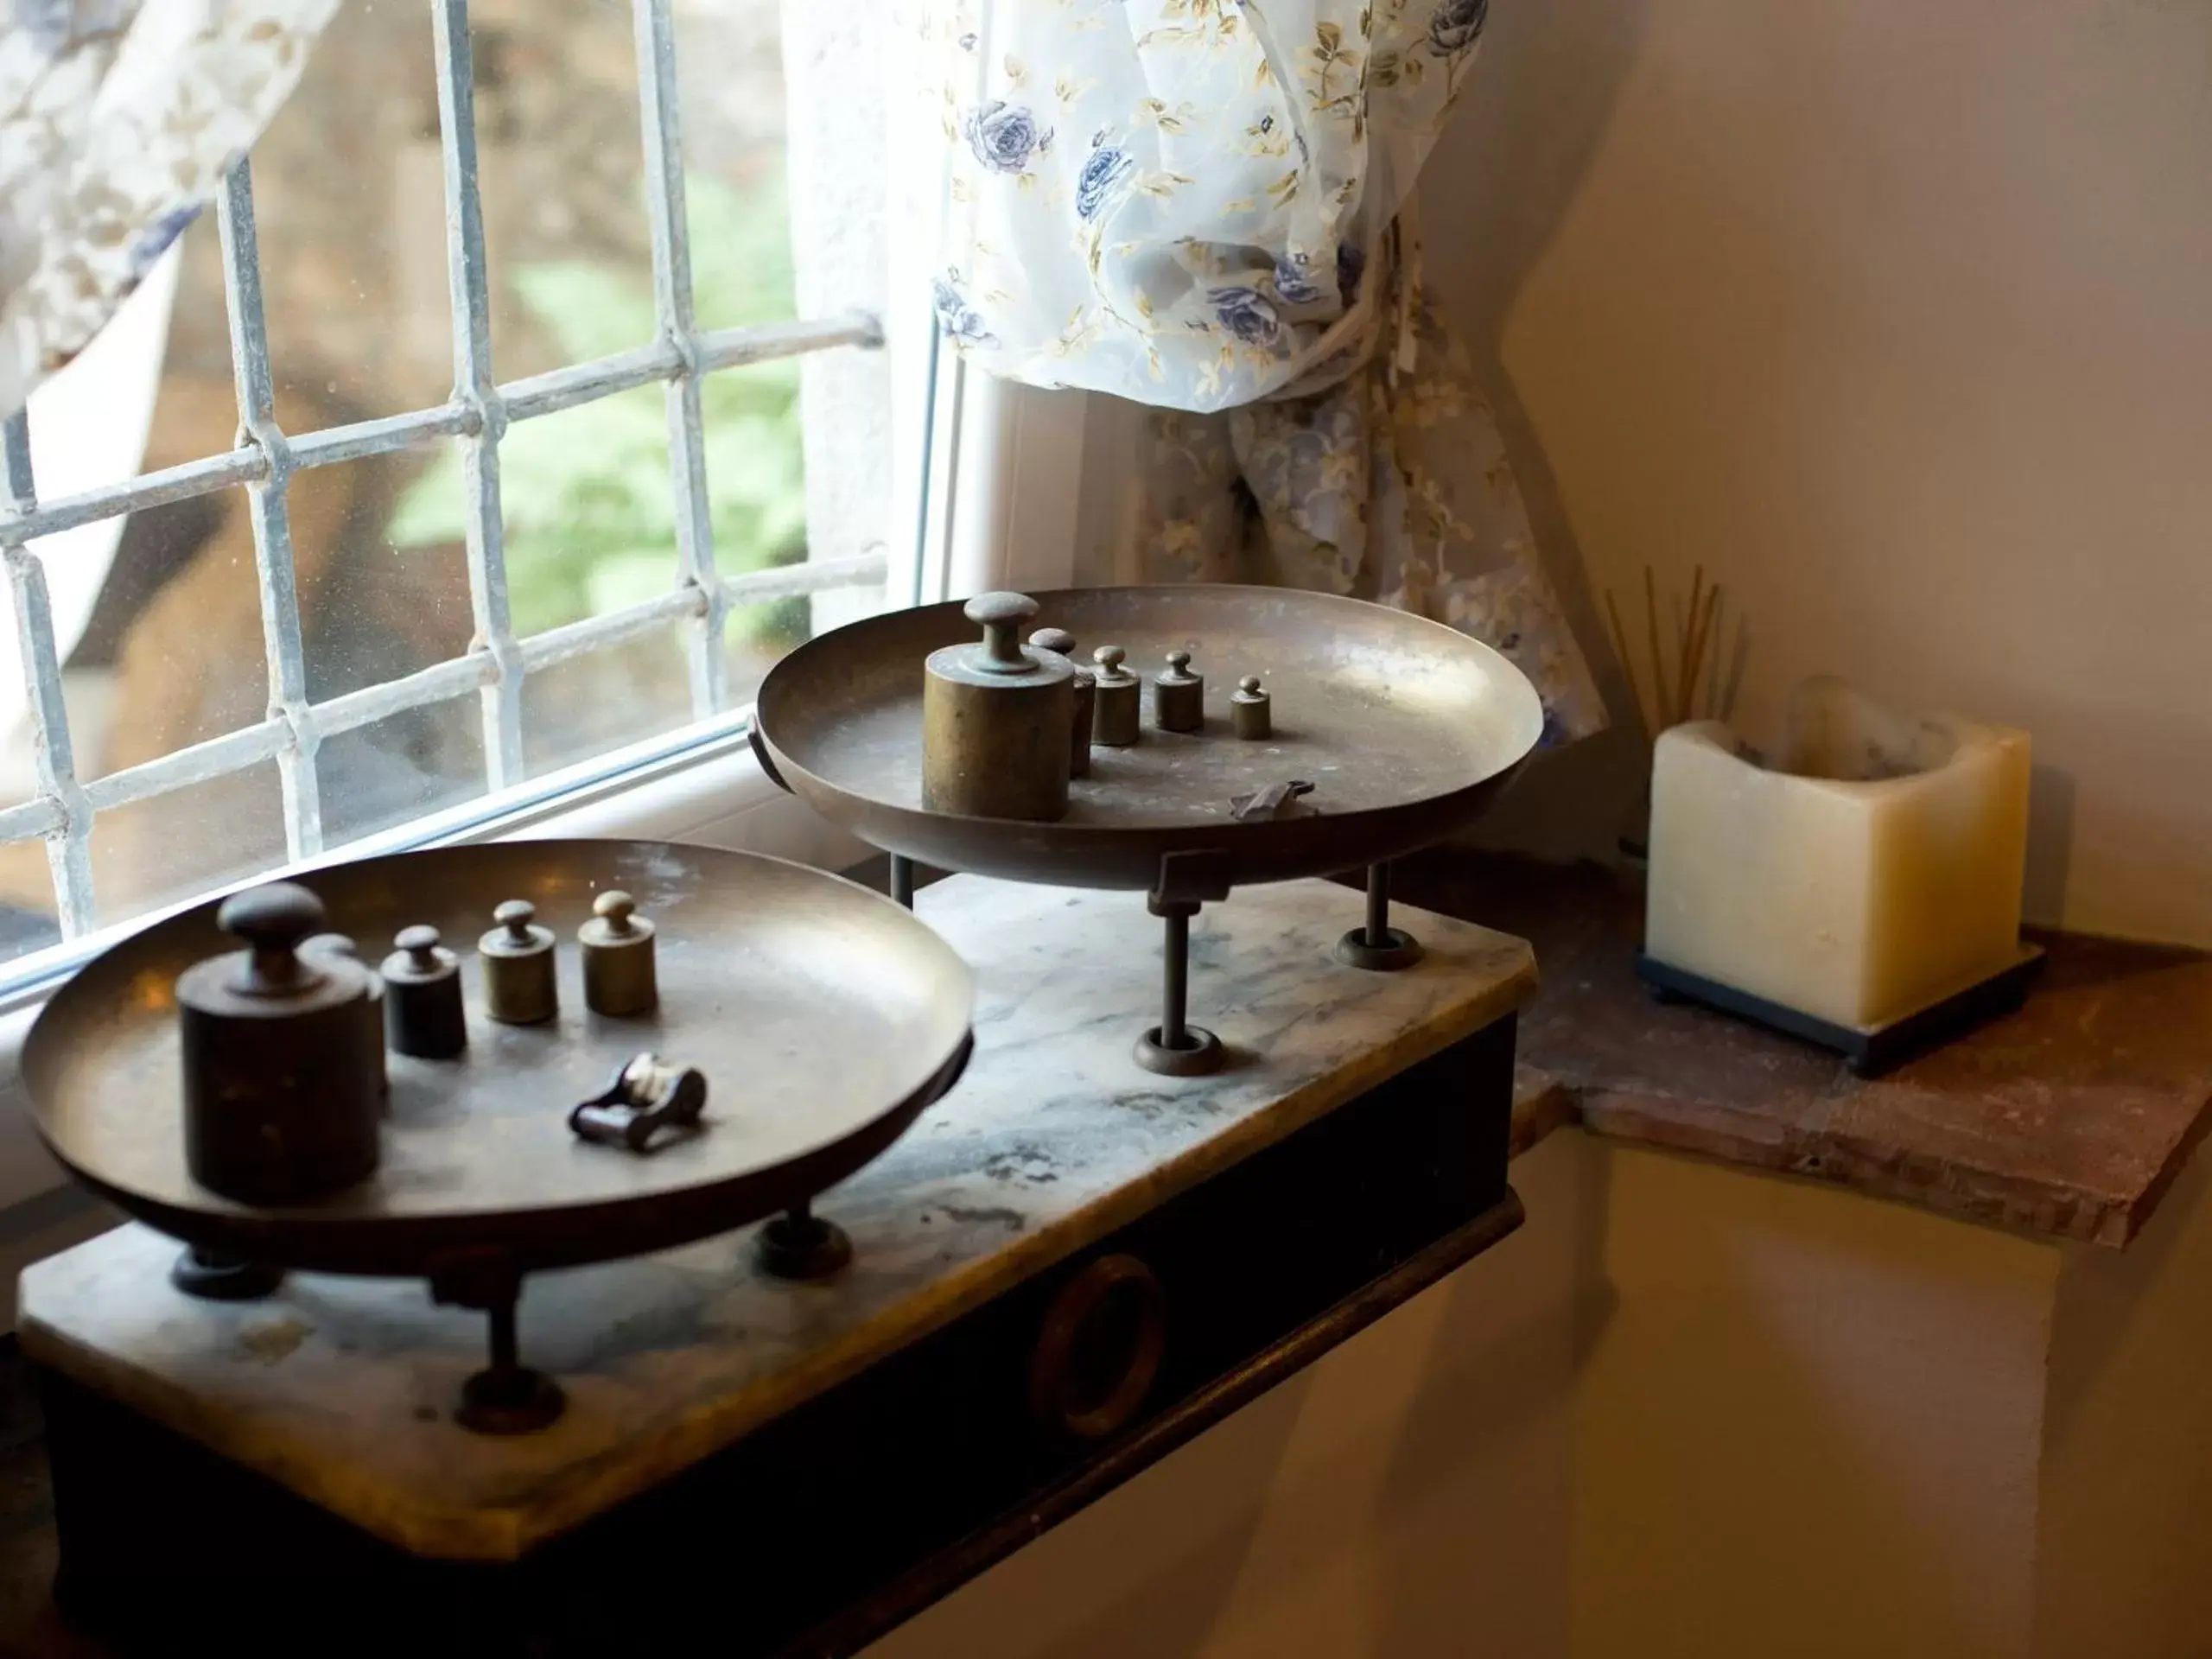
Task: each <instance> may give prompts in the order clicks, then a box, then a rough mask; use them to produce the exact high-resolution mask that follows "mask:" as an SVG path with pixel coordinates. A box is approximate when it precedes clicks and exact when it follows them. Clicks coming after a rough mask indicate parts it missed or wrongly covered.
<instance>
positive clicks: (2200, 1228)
mask: <svg viewBox="0 0 2212 1659" xmlns="http://www.w3.org/2000/svg"><path fill="white" fill-rule="evenodd" d="M2208 1287H2212V1164H2208V1163H2207V1161H2206V1160H2204V1158H2202V1156H2199V1157H2198V1158H2197V1160H2196V1162H2195V1163H2193V1164H2192V1165H2191V1166H2190V1168H2189V1169H2188V1171H2187V1172H2186V1173H2183V1176H2182V1178H2181V1179H2179V1180H2178V1181H2177V1182H2176V1183H2175V1185H2174V1189H2173V1191H2172V1192H2170V1193H2169V1194H2168V1195H2167V1197H2166V1199H2165V1202H2164V1205H2163V1206H2162V1207H2161V1209H2160V1210H2159V1212H2158V1214H2157V1215H2156V1216H2154V1217H2152V1221H2151V1224H2150V1226H2149V1227H2147V1228H2145V1230H2144V1231H2143V1234H2142V1236H2140V1237H2139V1238H2138V1239H2137V1240H2136V1242H2135V1243H2134V1244H2133V1245H2132V1246H2131V1247H2130V1248H2129V1249H2128V1250H2127V1251H2126V1254H2124V1255H2113V1254H2112V1253H2110V1252H2109V1251H2105V1250H2086V1249H2084V1250H2075V1251H2071V1252H2069V1254H2068V1256H2067V1259H2066V1265H2065V1267H2064V1268H2063V1269H2062V1271H2061V1273H2060V1274H2059V1280H2058V1296H2057V1301H2056V1307H2055V1308H2054V1311H2053V1318H2052V1328H2051V1357H2050V1390H2049V1395H2048V1397H2047V1399H2046V1401H2045V1403H2044V1429H2043V1443H2044V1449H2043V1482H2042V1503H2041V1506H2040V1510H2039V1512H2038V1516H2037V1543H2036V1588H2037V1597H2036V1647H2035V1654H2036V1659H2092V1656H2101V1655H2105V1654H2202V1653H2204V1652H2206V1651H2207V1650H2208V1649H2212V1573H2207V1571H2206V1563H2207V1562H2208V1560H2212V1467H2208V1466H2207V1452H2208V1448H2212V1386H2208V1379H2212V1317H2208V1313H2207V1309H2208V1306H2212V1296H2208V1294H2207V1292H2208Z"/></svg>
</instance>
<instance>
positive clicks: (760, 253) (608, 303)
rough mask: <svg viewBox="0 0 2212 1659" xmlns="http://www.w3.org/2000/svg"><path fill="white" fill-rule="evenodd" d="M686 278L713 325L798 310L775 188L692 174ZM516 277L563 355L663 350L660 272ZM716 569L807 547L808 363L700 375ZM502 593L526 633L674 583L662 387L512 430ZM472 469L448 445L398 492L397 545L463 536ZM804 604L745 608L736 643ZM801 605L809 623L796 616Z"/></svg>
mask: <svg viewBox="0 0 2212 1659" xmlns="http://www.w3.org/2000/svg"><path fill="white" fill-rule="evenodd" d="M684 184H685V190H686V193H687V194H688V195H689V197H690V225H691V280H692V288H693V292H694V295H695V296H696V302H697V311H698V315H699V317H700V320H701V322H702V326H704V327H736V326H743V325H749V324H754V323H762V322H774V321H781V320H784V319H786V318H789V317H791V315H793V301H792V280H791V237H790V232H789V228H788V219H787V213H786V204H785V199H784V192H783V184H782V181H781V180H780V179H776V180H774V181H772V182H764V183H763V184H762V185H761V186H760V187H759V188H754V189H750V190H747V192H746V193H745V194H743V195H740V194H739V193H738V192H736V191H735V190H733V189H732V188H730V187H728V185H725V184H723V183H721V181H718V180H715V179H714V178H711V177H709V176H704V175H691V176H690V177H688V178H687V179H686V180H685V181H684ZM506 279H507V281H508V282H509V283H511V284H512V288H513V290H514V292H515V294H516V296H517V297H518V299H520V301H521V302H522V303H523V305H524V307H525V308H527V309H528V310H529V312H530V314H531V317H532V318H533V320H535V321H537V324H538V325H539V326H540V327H542V328H543V329H544V331H545V332H546V334H547V335H548V336H549V337H550V339H551V340H553V342H554V343H555V345H556V346H557V348H558V349H559V351H560V352H561V354H562V359H563V361H564V362H569V363H578V362H583V361H586V360H588V359H592V358H597V357H606V356H609V355H612V354H613V353H616V352H623V351H628V350H631V349H632V348H633V347H635V346H640V345H644V344H645V343H647V342H649V341H651V340H652V338H653V337H654V334H655V327H654V323H653V298H652V285H651V282H650V279H649V278H648V277H645V276H643V275H641V274H639V273H637V272H634V271H632V270H626V269H622V268H620V267H617V266H615V265H613V264H607V263H604V262H599V261H592V260H581V259H578V260H567V259H556V260H546V261H540V262H537V263H532V264H523V265H519V266H517V267H515V268H513V269H512V270H510V271H509V272H507V273H506ZM699 390H700V402H701V405H702V410H703V412H704V416H705V444H706V456H707V478H708V481H709V488H708V494H709V503H710V509H711V513H712V518H713V522H714V530H715V563H716V565H717V566H718V567H719V569H721V571H722V573H723V574H724V575H739V574H741V573H743V572H745V571H748V570H759V569H766V568H768V567H770V566H773V565H781V564H790V563H795V562H796V561H798V560H799V559H802V558H804V556H805V554H806V499H805V488H804V472H803V463H802V459H801V454H800V448H799V416H798V359H795V358H785V359H779V360H777V361H774V362H770V363H763V364H760V365H754V366H752V367H748V368H743V369H734V370H727V369H726V370H722V371H720V372H716V373H714V374H709V375H707V376H705V377H704V378H702V380H701V382H700V388H699ZM499 484H500V501H501V506H502V510H503V512H504V515H505V523H506V565H507V589H508V597H509V601H510V604H511V606H512V612H513V620H514V628H515V631H516V632H518V633H536V632H541V631H543V630H544V629H546V628H551V627H557V626H560V625H561V624H563V623H564V622H574V621H576V620H579V619H581V618H583V617H587V616H593V615H598V614H601V613H605V612H607V611H609V610H613V609H616V608H618V607H621V606H624V605H629V604H634V603H637V602H639V601H643V600H647V599H651V598H652V597H653V596H654V595H655V594H662V593H665V592H666V591H668V589H669V588H672V587H673V586H675V584H676V580H677V570H676V524H675V512H674V508H673V501H672V497H671V491H670V484H669V448H668V416H667V412H666V407H665V404H664V393H663V390H662V388H661V387H660V386H659V385H648V386H639V387H635V388H632V390H631V391H625V392H620V393H618V394H617V395H615V396H614V397H602V398H601V399H600V400H599V401H598V402H596V403H591V404H583V405H582V406H580V407H578V408H576V409H573V410H565V411H563V413H561V414H558V415H552V416H543V417H541V418H539V419H537V420H531V421H524V422H522V423H518V424H517V425H515V426H513V427H511V428H510V429H508V431H507V434H506V436H505V438H504V439H503V440H502V441H501V442H500V444H499ZM464 500H465V497H464V495H463V493H462V490H461V459H460V455H459V454H458V453H457V452H456V451H455V450H454V448H451V447H448V448H447V449H446V450H445V451H444V452H442V454H440V455H439V457H438V459H437V460H436V461H435V462H434V463H432V465H431V466H430V467H429V468H428V469H427V470H425V471H424V472H423V474H421V475H420V476H418V477H416V479H415V480H412V481H411V482H410V484H409V486H407V488H406V489H405V491H404V492H403V493H402V494H401V496H400V499H399V501H398V504H397V506H396V507H395V509H394V511H393V512H392V516H391V521H390V522H389V523H388V524H386V526H385V535H386V537H388V538H389V539H390V541H391V543H392V544H393V545H394V546H396V547H421V546H429V545H435V544H438V543H448V542H455V541H459V540H460V539H461V537H462V535H463V532H464V529H465V524H466V518H465V508H464V505H463V503H464ZM804 604H805V601H803V600H801V601H793V602H792V603H791V604H785V605H779V606H760V607H751V608H748V609H745V610H740V611H734V612H733V613H731V616H730V627H731V630H732V632H733V633H736V632H740V631H747V632H749V633H750V635H751V636H752V637H753V638H755V639H763V640H764V642H765V640H766V638H768V637H770V636H773V635H778V634H794V633H796V632H800V631H801V630H802V629H803V625H804ZM794 606H796V607H798V613H797V614H794V613H793V610H794Z"/></svg>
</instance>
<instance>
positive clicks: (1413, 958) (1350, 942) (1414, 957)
mask: <svg viewBox="0 0 2212 1659" xmlns="http://www.w3.org/2000/svg"><path fill="white" fill-rule="evenodd" d="M1383 931H1384V933H1385V935H1386V937H1387V938H1389V944H1369V943H1368V942H1367V930H1366V929H1365V928H1363V927H1355V928H1354V929H1352V931H1351V932H1349V933H1347V934H1345V935H1344V938H1341V939H1338V941H1337V951H1336V955H1337V960H1338V962H1341V963H1344V965H1345V966H1346V967H1348V968H1364V969H1368V970H1369V971H1370V972H1371V973H1378V974H1387V973H1393V972H1395V971H1396V970H1397V969H1401V968H1410V967H1412V966H1413V965H1414V963H1417V962H1419V961H1420V960H1421V941H1420V940H1418V939H1416V938H1414V936H1413V935H1412V934H1410V933H1407V932H1404V931H1401V930H1399V929H1397V928H1395V927H1392V928H1386V929H1384V930H1383Z"/></svg>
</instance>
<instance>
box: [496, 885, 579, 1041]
mask: <svg viewBox="0 0 2212 1659" xmlns="http://www.w3.org/2000/svg"><path fill="white" fill-rule="evenodd" d="M536 916H537V906H535V905H533V904H531V902H530V901H529V900H528V899H508V900H507V901H506V902H505V904H503V905H501V906H499V908H498V909H497V910H495V911H493V912H492V919H493V921H495V922H497V923H498V924H499V925H498V926H497V927H495V928H493V930H492V931H490V932H489V933H486V935H485V936H484V937H483V938H480V939H479V940H477V942H476V951H477V955H478V957H480V959H481V960H482V963H483V967H484V1012H485V1013H486V1014H490V1015H491V1016H492V1017H493V1019H494V1020H498V1021H499V1023H500V1024H502V1025H507V1026H537V1025H543V1024H544V1022H545V1021H546V1020H550V1019H551V1018H552V1017H553V1016H554V1015H555V1014H558V1013H559V1012H560V1011H561V992H560V987H559V985H558V984H557V983H556V981H555V979H554V976H553V930H552V929H551V928H550V927H539V926H538V925H537V924H536V923H535V921H534V920H533V919H532V918H534V917H536Z"/></svg>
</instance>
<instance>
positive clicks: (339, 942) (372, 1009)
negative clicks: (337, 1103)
mask: <svg viewBox="0 0 2212 1659" xmlns="http://www.w3.org/2000/svg"><path fill="white" fill-rule="evenodd" d="M317 951H328V952H329V953H330V954H331V955H333V956H337V957H344V958H345V959H346V961H348V962H355V963H360V962H361V947H360V946H359V945H358V944H354V942H353V935H351V934H350V933H317V934H315V935H313V936H311V937H310V938H304V939H302V940H301V941H300V954H301V955H302V957H312V956H314V955H315V953H316V952H317ZM361 965H362V966H363V967H367V966H368V964H367V963H361ZM361 1026H362V1029H363V1043H362V1046H363V1047H364V1048H365V1050H366V1051H367V1052H368V1053H369V1054H370V1055H371V1056H372V1063H373V1064H374V1065H375V1066H376V1071H377V1092H378V1094H380V1095H382V1096H385V1098H386V1099H387V1100H388V1099H390V1098H391V1071H390V1068H389V1067H388V1066H387V1065H385V1052H384V976H382V975H381V974H379V973H378V972H376V971H375V970H374V969H370V972H369V997H368V1001H366V1002H365V1003H363V1004H362V1005H361Z"/></svg>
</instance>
